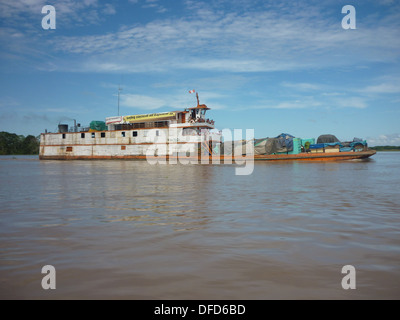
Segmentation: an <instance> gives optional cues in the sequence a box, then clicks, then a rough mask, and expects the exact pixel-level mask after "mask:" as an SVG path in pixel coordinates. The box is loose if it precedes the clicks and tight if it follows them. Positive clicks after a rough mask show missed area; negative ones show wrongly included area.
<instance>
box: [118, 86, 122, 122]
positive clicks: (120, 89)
mask: <svg viewBox="0 0 400 320" xmlns="http://www.w3.org/2000/svg"><path fill="white" fill-rule="evenodd" d="M121 91H122V88H121V86H119V85H118V116H119V96H120V92H121Z"/></svg>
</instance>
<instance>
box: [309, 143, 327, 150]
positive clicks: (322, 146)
mask: <svg viewBox="0 0 400 320" xmlns="http://www.w3.org/2000/svg"><path fill="white" fill-rule="evenodd" d="M324 147H325V143H316V144H310V149H322V148H324Z"/></svg>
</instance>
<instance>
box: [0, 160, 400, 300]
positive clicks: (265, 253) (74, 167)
mask: <svg viewBox="0 0 400 320" xmlns="http://www.w3.org/2000/svg"><path fill="white" fill-rule="evenodd" d="M0 231H1V233H0V237H1V240H0V299H400V153H396V152H393V153H390V152H382V153H378V154H376V155H375V156H374V157H373V159H372V160H370V161H347V162H345V161H344V162H332V163H322V162H321V163H319V162H316V163H304V162H285V163H269V162H268V163H266V162H260V163H255V168H254V172H253V174H252V175H249V176H236V175H235V169H234V166H232V165H154V166H152V165H149V164H147V163H146V162H145V161H118V160H115V161H39V160H38V159H37V157H27V156H16V157H12V156H3V157H0ZM45 265H52V266H54V268H55V270H56V278H55V279H56V289H55V290H44V289H43V288H42V285H41V281H42V279H43V277H44V276H45V275H44V274H42V273H41V269H42V267H43V266H45ZM345 265H352V266H354V268H355V270H356V278H355V279H356V280H355V281H356V289H354V290H352V289H349V290H344V289H343V288H342V285H341V281H342V278H343V277H344V276H345V274H342V273H341V269H342V267H343V266H345Z"/></svg>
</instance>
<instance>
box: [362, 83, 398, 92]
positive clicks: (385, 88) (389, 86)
mask: <svg viewBox="0 0 400 320" xmlns="http://www.w3.org/2000/svg"><path fill="white" fill-rule="evenodd" d="M360 91H362V92H365V93H400V83H381V84H378V85H372V86H368V87H366V88H364V89H362V90H360Z"/></svg>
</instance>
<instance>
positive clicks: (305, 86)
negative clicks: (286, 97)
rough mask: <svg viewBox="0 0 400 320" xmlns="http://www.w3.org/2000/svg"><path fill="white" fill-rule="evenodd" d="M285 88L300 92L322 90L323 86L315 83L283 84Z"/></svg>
mask: <svg viewBox="0 0 400 320" xmlns="http://www.w3.org/2000/svg"><path fill="white" fill-rule="evenodd" d="M282 86H283V87H287V88H292V89H296V90H300V91H316V90H321V85H317V84H313V83H305V82H303V83H291V82H283V83H282Z"/></svg>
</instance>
